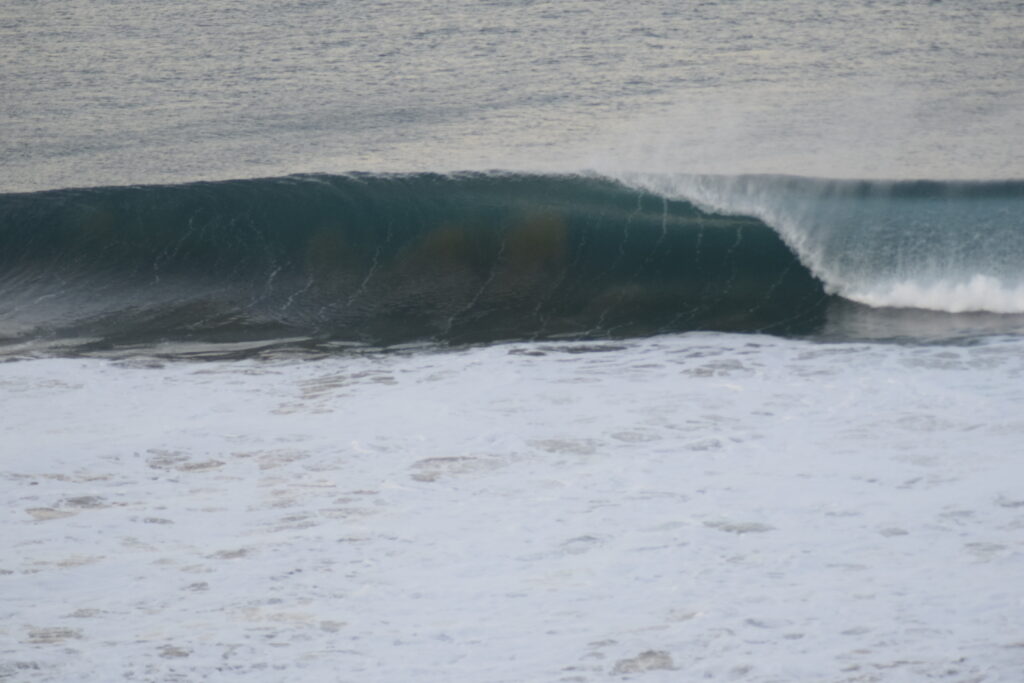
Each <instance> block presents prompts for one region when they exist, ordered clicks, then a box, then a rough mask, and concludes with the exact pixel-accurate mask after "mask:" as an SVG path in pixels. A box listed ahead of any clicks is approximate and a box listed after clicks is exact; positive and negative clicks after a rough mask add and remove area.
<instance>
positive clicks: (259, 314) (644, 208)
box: [0, 173, 1024, 349]
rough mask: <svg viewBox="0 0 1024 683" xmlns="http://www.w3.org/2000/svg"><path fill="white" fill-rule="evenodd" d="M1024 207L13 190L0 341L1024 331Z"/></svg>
mask: <svg viewBox="0 0 1024 683" xmlns="http://www.w3.org/2000/svg"><path fill="white" fill-rule="evenodd" d="M1022 206H1024V183H1021V182H1017V181H1009V182H995V183H934V182H913V183H878V182H852V181H826V180H815V179H803V178H788V177H777V176H739V177H724V176H665V175H660V176H653V175H642V174H634V175H631V176H624V177H622V178H619V179H609V178H603V177H597V176H571V175H560V176H552V175H529V174H506V173H484V174H458V175H437V174H404V175H399V174H395V175H388V174H376V175H371V174H348V175H330V176H329V175H315V176H290V177H284V178H269V179H252V180H231V181H221V182H199V183H189V184H183V185H168V186H141V187H106V188H88V189H63V190H52V191H46V192H36V193H23V194H6V195H0V340H2V342H3V343H4V344H6V345H8V346H10V345H12V344H25V343H32V342H47V341H54V340H61V339H75V340H79V341H78V342H76V344H77V347H76V348H79V349H88V348H100V349H102V348H114V347H121V346H128V345H139V344H154V343H160V342H189V341H203V342H236V343H241V342H247V341H266V340H274V339H282V340H284V339H296V338H298V339H303V340H307V341H309V340H312V341H314V342H326V341H330V342H345V343H349V342H351V343H357V344H368V345H374V346H381V345H390V344H397V343H403V342H415V341H430V342H438V343H445V344H458V343H471V342H487V341H496V340H506V339H556V338H558V339H560V338H576V339H580V338H595V337H621V336H630V335H646V334H655V333H661V332H674V331H685V330H720V331H737V332H768V333H775V334H787V335H807V334H816V333H821V332H822V331H826V330H827V329H828V328H829V325H830V324H832V323H833V322H834V320H835V319H836V315H837V314H836V311H843V310H849V306H848V305H847V304H846V303H843V301H842V299H846V300H849V301H853V302H860V303H862V304H867V305H869V306H874V307H909V308H917V309H933V310H940V311H948V312H961V311H989V312H998V313H1021V312H1024V277H1022V272H1021V270H1022V269H1021V267H1020V265H1021V263H1022V260H1021V259H1022V256H1024V227H1022V215H1024V212H1022V211H1021V209H1022ZM840 297H842V299H840ZM858 316H861V317H862V316H863V311H860V312H859V313H858ZM858 319H860V318H858Z"/></svg>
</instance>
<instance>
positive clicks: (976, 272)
mask: <svg viewBox="0 0 1024 683" xmlns="http://www.w3.org/2000/svg"><path fill="white" fill-rule="evenodd" d="M624 180H625V182H628V183H630V184H632V185H635V186H636V187H638V188H643V189H644V190H646V191H651V192H659V193H662V194H664V195H665V196H670V197H672V196H678V197H686V198H688V199H689V200H691V201H695V202H696V203H697V204H698V205H700V206H703V207H705V208H706V209H707V210H709V211H717V212H724V213H741V214H746V215H751V216H757V217H758V218H760V219H761V220H763V221H765V222H766V223H769V224H770V225H772V226H773V227H774V228H775V229H777V230H778V231H779V234H780V235H781V236H782V237H783V239H784V240H785V241H786V243H787V244H789V246H790V247H791V248H792V249H793V250H794V252H795V253H796V254H797V255H798V256H799V258H800V260H801V262H802V263H804V264H805V265H806V266H807V267H808V268H810V270H811V271H812V272H813V273H814V274H815V275H816V276H817V277H818V278H819V279H821V280H822V282H824V284H825V287H826V290H827V291H828V292H829V293H833V294H837V295H839V296H842V297H843V298H845V299H848V300H850V301H855V302H859V303H862V304H866V305H868V306H871V307H875V308H881V307H889V308H892V307H897V308H913V309H922V310H930V311H940V312H946V313H965V312H986V313H1016V314H1020V313H1024V181H1018V180H1013V181H985V182H935V181H903V182H882V181H849V180H820V179H810V178H795V177H785V176H734V177H729V176H695V175H690V176H652V175H644V174H635V175H633V176H630V177H627V178H625V179H624Z"/></svg>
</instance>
